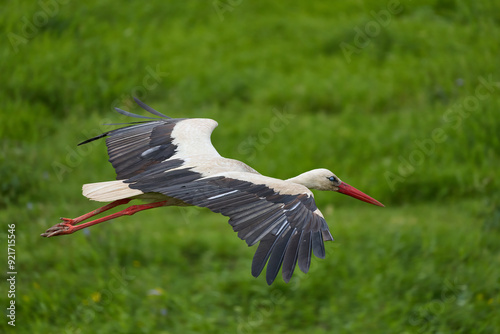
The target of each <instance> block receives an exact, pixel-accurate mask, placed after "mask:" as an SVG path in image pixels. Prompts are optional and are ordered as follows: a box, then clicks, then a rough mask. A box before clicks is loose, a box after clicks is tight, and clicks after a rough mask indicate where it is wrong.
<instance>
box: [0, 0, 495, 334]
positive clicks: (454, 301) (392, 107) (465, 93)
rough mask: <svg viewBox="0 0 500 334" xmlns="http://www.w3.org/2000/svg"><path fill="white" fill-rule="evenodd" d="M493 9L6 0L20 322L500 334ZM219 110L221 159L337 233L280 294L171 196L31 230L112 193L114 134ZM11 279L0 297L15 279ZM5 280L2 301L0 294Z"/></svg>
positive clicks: (4, 206)
mask: <svg viewBox="0 0 500 334" xmlns="http://www.w3.org/2000/svg"><path fill="white" fill-rule="evenodd" d="M499 24H500V3H499V2H498V1H492V0H491V1H478V2H472V1H470V2H465V1H459V0H455V1H453V0H429V1H419V2H415V1H399V2H398V1H386V2H383V1H382V2H380V1H368V0H367V1H350V2H348V1H342V2H331V3H328V2H311V1H287V2H285V1H280V2H268V1H244V0H239V1H238V0H220V1H219V0H215V1H171V2H162V1H149V2H138V1H111V0H110V1H87V2H84V3H77V2H70V1H67V0H65V1H57V0H42V1H40V2H31V1H12V0H10V1H6V2H5V4H4V5H3V9H2V11H1V12H0V27H1V29H2V35H3V37H2V42H1V43H2V44H1V45H2V47H1V48H0V59H1V62H0V73H2V80H1V83H0V85H1V88H0V105H1V113H0V120H1V121H0V133H1V145H2V154H1V157H0V159H1V164H0V175H1V180H2V181H1V182H0V188H1V191H2V192H1V197H0V221H1V222H2V231H0V236H1V239H2V240H1V244H2V247H0V248H2V249H3V251H2V252H1V259H2V262H1V263H2V264H1V267H2V277H3V278H4V279H3V281H4V283H3V284H4V287H7V284H6V282H5V279H6V278H7V274H6V272H7V271H8V269H7V250H6V249H7V233H8V228H7V224H15V234H16V246H15V247H16V270H17V272H18V274H17V281H16V282H17V285H16V297H15V301H16V315H17V318H16V327H15V328H12V327H11V326H9V325H8V324H7V321H8V318H7V317H5V316H3V319H2V321H1V322H0V331H2V332H7V331H16V332H19V333H271V332H272V333H284V332H287V333H304V332H306V331H307V332H308V333H324V332H328V333H498V332H500V317H499V316H498V310H499V307H500V252H499V251H500V201H499V196H498V186H499V181H498V178H497V176H498V166H499V163H500V154H499V153H500V140H499V133H500V117H499V116H500V114H499V107H500V72H499V70H500V62H499V55H500V44H499V41H500V27H499ZM132 96H137V97H139V98H140V99H142V100H143V101H144V102H146V103H147V104H149V105H151V106H152V107H154V108H156V109H157V110H160V111H161V112H163V113H165V114H167V115H169V116H172V117H206V118H213V119H216V120H217V121H218V122H219V127H218V128H217V129H216V130H215V131H214V133H213V136H212V141H213V143H214V145H215V147H217V149H218V150H219V152H220V153H221V154H222V155H224V156H226V157H231V158H235V159H240V160H242V161H244V162H246V163H248V164H250V165H251V166H252V167H254V168H255V169H257V170H258V171H259V172H261V173H263V174H265V175H270V176H274V177H278V178H289V177H292V176H294V175H296V174H299V173H301V172H304V171H306V170H308V169H312V168H318V167H324V168H329V169H331V170H333V171H334V172H335V173H336V174H337V175H338V176H339V177H340V178H342V179H343V180H344V181H345V182H347V183H350V184H351V185H353V186H355V187H357V188H359V189H361V190H362V191H364V192H366V193H368V194H369V195H371V196H373V197H375V198H376V199H378V200H380V201H381V202H382V203H384V204H385V205H386V208H383V209H382V208H377V207H374V206H371V205H368V204H366V203H362V202H359V201H356V200H353V199H351V198H348V197H347V196H342V195H338V194H334V193H320V192H317V193H316V199H317V204H318V206H319V207H320V209H321V210H322V211H323V213H324V214H325V217H326V220H327V221H328V222H329V224H330V227H331V231H332V234H333V236H334V238H335V241H334V242H330V243H327V244H326V249H327V257H326V259H324V260H319V259H316V258H315V259H314V260H313V262H312V267H311V270H310V272H309V273H308V274H307V275H305V274H303V273H301V272H296V274H295V275H294V277H293V278H292V280H291V282H290V284H285V283H283V281H282V280H281V277H278V279H277V280H276V282H275V283H274V284H273V285H272V286H271V287H268V286H267V285H266V283H265V279H264V277H259V278H258V279H254V278H253V277H252V276H251V275H250V264H251V260H252V256H253V253H254V251H255V247H254V248H248V247H246V245H245V243H244V242H242V241H241V240H239V239H238V238H237V236H236V234H235V233H233V232H232V230H231V228H230V226H229V225H228V224H227V219H226V218H225V217H223V216H221V215H217V214H213V213H211V212H209V211H208V210H206V209H199V208H184V209H180V208H162V209H156V210H152V211H149V212H142V213H139V214H137V215H135V216H132V217H124V218H120V219H119V220H117V221H114V222H111V223H106V224H102V225H100V226H96V227H92V228H90V229H88V230H87V231H85V232H78V233H76V234H73V235H71V236H63V237H57V238H52V239H44V238H41V237H40V236H39V235H40V233H42V232H44V231H45V229H47V228H48V227H50V226H52V225H54V224H56V223H57V222H58V218H59V217H60V216H64V217H76V216H79V215H81V214H83V213H85V212H87V211H90V210H92V209H94V208H96V207H97V206H99V205H100V204H99V203H95V202H90V201H88V200H87V199H86V198H84V197H82V195H81V185H82V184H84V183H91V182H98V181H105V180H112V179H114V177H115V174H114V171H113V169H112V167H111V166H110V165H109V163H108V162H107V154H106V149H105V145H104V142H103V141H96V142H93V143H92V144H89V145H86V146H79V147H77V146H76V144H77V143H79V142H80V141H82V140H84V139H86V138H89V137H91V136H94V135H97V134H99V133H101V132H103V131H105V130H106V129H109V128H113V127H110V126H105V125H103V124H104V123H119V122H125V121H127V119H126V118H125V117H123V116H121V115H119V114H117V113H115V112H114V111H113V107H115V106H118V107H121V108H123V109H125V110H129V111H132V112H138V113H143V111H140V110H139V108H137V107H136V106H134V105H133V103H132V102H131V97H132ZM4 291H5V292H4ZM9 300H10V299H9V298H7V292H6V290H4V289H2V294H1V296H0V301H1V302H2V308H3V309H5V308H6V307H7V305H8V303H9Z"/></svg>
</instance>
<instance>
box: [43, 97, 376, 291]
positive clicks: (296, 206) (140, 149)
mask: <svg viewBox="0 0 500 334" xmlns="http://www.w3.org/2000/svg"><path fill="white" fill-rule="evenodd" d="M134 100H135V101H136V103H137V104H138V105H139V106H141V107H142V108H143V109H145V110H146V111H148V112H150V113H151V114H153V115H155V116H157V117H159V118H156V117H146V116H140V115H136V114H132V113H129V112H127V111H124V110H121V109H118V108H116V110H117V111H118V112H119V113H121V114H124V115H126V116H132V117H138V118H143V119H147V120H145V121H138V122H131V123H125V124H127V125H128V126H126V127H122V128H119V129H115V130H111V131H108V132H106V133H103V134H101V135H99V136H97V137H94V138H91V139H88V140H86V141H84V142H82V143H80V144H79V145H82V144H86V143H89V142H91V141H94V140H97V139H99V138H103V137H107V138H106V146H107V149H108V155H109V161H110V162H111V164H112V165H113V167H114V169H115V171H116V174H117V180H116V181H108V182H98V183H91V184H85V185H84V186H83V195H84V196H85V197H87V198H89V199H91V200H94V201H99V202H111V203H109V204H107V205H105V206H103V207H101V208H98V209H96V210H94V211H91V212H89V213H87V214H85V215H83V216H80V217H77V218H74V219H69V218H61V219H62V220H63V222H62V223H59V224H57V225H54V226H53V227H51V228H49V229H48V230H47V231H46V232H45V233H43V234H42V236H44V237H52V236H57V235H64V234H71V233H73V232H76V231H78V230H81V229H84V228H86V227H89V226H92V225H95V224H99V223H102V222H105V221H108V220H110V219H114V218H117V217H120V216H123V215H132V214H134V213H136V212H139V211H142V210H147V209H152V208H157V207H162V206H189V205H196V206H199V207H205V208H208V209H210V210H211V211H213V212H217V213H221V214H222V215H224V216H227V217H229V224H230V225H231V226H232V227H233V230H234V231H235V232H238V237H240V238H241V239H243V240H245V241H246V243H247V244H248V245H249V246H252V245H255V244H256V243H259V246H258V247H257V251H256V252H255V255H254V257H253V261H252V275H253V276H254V277H257V276H259V275H260V273H261V272H262V270H263V269H264V266H265V265H266V262H267V270H266V281H267V284H269V285H271V284H272V282H273V281H274V279H275V278H276V276H277V275H278V272H279V270H280V268H281V267H283V269H282V276H283V280H284V281H285V282H287V283H288V282H289V280H290V278H291V277H292V274H293V272H294V270H295V266H296V264H298V265H299V268H300V269H301V270H302V271H303V272H304V273H307V272H308V270H309V266H310V263H311V254H312V253H314V255H316V257H319V258H324V257H325V246H324V243H323V242H324V241H329V240H333V238H332V235H331V234H330V231H329V230H328V225H327V224H326V221H325V219H324V217H323V215H322V214H321V211H320V210H319V209H318V208H317V207H316V204H315V202H314V196H313V193H312V192H311V190H310V189H316V190H329V191H336V192H339V193H341V194H346V195H349V196H352V197H354V198H357V199H359V200H362V201H365V202H368V203H371V204H374V205H378V206H384V205H383V204H382V203H380V202H378V201H377V200H375V199H373V198H371V197H370V196H368V195H366V194H364V193H363V192H361V191H359V190H357V189H356V188H354V187H351V186H350V185H348V184H346V183H345V182H342V181H341V180H340V179H339V178H338V177H337V176H336V175H335V174H333V173H332V172H330V171H329V170H327V169H323V168H321V169H314V170H311V171H309V172H305V173H303V174H300V175H299V176H296V177H293V178H291V179H287V180H280V179H275V178H272V177H268V176H264V175H261V174H259V173H258V172H257V171H255V170H254V169H253V168H251V167H249V166H248V165H246V164H244V163H243V162H241V161H238V160H233V159H228V158H224V157H222V156H221V155H220V154H219V153H218V152H217V151H216V149H215V148H214V147H213V146H212V143H211V141H210V135H211V133H212V131H213V130H214V129H215V127H217V122H216V121H214V120H211V119H199V118H191V119H190V118H174V119H172V118H170V117H168V116H165V115H163V114H161V113H160V112H158V111H156V110H154V109H153V108H151V107H149V106H147V105H146V104H144V103H143V102H141V101H139V100H138V99H135V98H134ZM133 199H142V200H146V201H147V203H146V204H140V205H132V206H130V207H128V208H126V209H124V210H122V211H119V212H117V213H114V214H111V215H108V216H105V217H102V218H99V219H95V220H92V221H89V222H86V223H81V222H83V221H85V220H87V219H89V218H90V217H93V216H95V215H97V214H99V213H101V212H104V211H107V210H109V209H112V208H114V207H116V206H119V205H123V204H127V203H129V202H130V201H131V200H133ZM80 223H81V224H80Z"/></svg>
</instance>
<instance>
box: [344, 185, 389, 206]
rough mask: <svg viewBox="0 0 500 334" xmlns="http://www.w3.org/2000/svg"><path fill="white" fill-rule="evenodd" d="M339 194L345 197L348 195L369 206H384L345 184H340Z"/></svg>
mask: <svg viewBox="0 0 500 334" xmlns="http://www.w3.org/2000/svg"><path fill="white" fill-rule="evenodd" d="M339 193H341V194H345V195H349V196H351V197H354V198H356V199H359V200H361V201H363V202H366V203H370V204H373V205H378V206H385V205H384V204H382V203H380V202H379V201H377V200H376V199H374V198H371V197H370V196H368V195H367V194H365V193H364V192H362V191H359V190H358V189H356V188H354V187H352V186H350V185H348V184H347V183H345V182H342V183H341V184H340V186H339Z"/></svg>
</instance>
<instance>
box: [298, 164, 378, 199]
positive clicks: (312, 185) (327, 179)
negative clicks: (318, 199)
mask: <svg viewBox="0 0 500 334" xmlns="http://www.w3.org/2000/svg"><path fill="white" fill-rule="evenodd" d="M289 180H290V181H293V182H297V183H300V184H302V185H305V186H306V187H308V188H309V189H316V190H328V191H336V192H339V193H341V194H344V195H348V196H351V197H354V198H356V199H359V200H360V201H363V202H366V203H370V204H373V205H378V206H384V205H383V204H382V203H380V202H379V201H377V200H376V199H374V198H372V197H370V196H368V195H367V194H365V193H364V192H362V191H360V190H358V189H356V188H354V187H353V186H350V185H349V184H347V183H345V182H343V181H342V180H340V178H339V177H338V176H337V175H335V174H334V173H332V172H331V171H329V170H328V169H325V168H319V169H314V170H311V171H309V172H305V173H303V174H300V175H299V176H297V177H294V178H292V179H289Z"/></svg>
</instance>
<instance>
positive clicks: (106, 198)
mask: <svg viewBox="0 0 500 334" xmlns="http://www.w3.org/2000/svg"><path fill="white" fill-rule="evenodd" d="M82 193H83V196H85V197H87V198H88V199H91V200H93V201H98V202H112V201H117V200H119V199H124V198H129V197H133V196H138V195H142V194H143V192H142V191H140V190H137V189H132V188H130V187H129V186H128V184H127V183H125V182H123V181H122V180H117V181H106V182H97V183H88V184H84V185H83V187H82Z"/></svg>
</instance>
